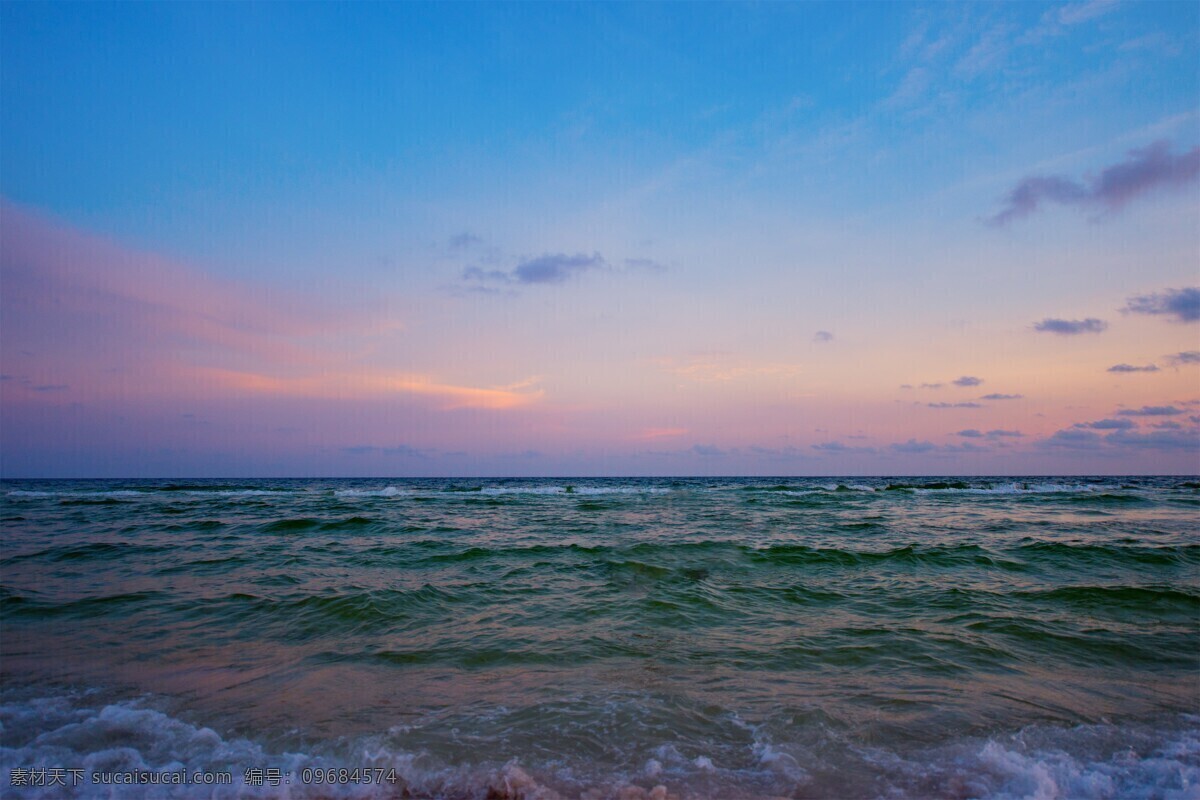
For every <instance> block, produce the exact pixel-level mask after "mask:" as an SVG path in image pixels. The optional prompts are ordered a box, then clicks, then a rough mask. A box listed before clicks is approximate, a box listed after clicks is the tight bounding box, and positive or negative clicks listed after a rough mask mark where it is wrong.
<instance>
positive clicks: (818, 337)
mask: <svg viewBox="0 0 1200 800" xmlns="http://www.w3.org/2000/svg"><path fill="white" fill-rule="evenodd" d="M812 338H813V341H814V342H816V343H817V344H824V343H825V342H832V341H833V334H832V333H830V332H829V331H817V332H816V333H814V334H813V337H812Z"/></svg>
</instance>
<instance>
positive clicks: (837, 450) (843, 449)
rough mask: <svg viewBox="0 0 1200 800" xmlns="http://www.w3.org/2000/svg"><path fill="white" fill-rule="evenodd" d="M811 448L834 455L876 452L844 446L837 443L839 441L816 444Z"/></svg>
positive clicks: (871, 448) (870, 449) (864, 448)
mask: <svg viewBox="0 0 1200 800" xmlns="http://www.w3.org/2000/svg"><path fill="white" fill-rule="evenodd" d="M811 447H812V449H813V450H817V451H820V452H822V453H834V454H846V453H874V452H876V450H875V448H874V447H854V446H852V445H848V444H842V443H841V442H837V441H834V442H823V443H821V444H814V445H811Z"/></svg>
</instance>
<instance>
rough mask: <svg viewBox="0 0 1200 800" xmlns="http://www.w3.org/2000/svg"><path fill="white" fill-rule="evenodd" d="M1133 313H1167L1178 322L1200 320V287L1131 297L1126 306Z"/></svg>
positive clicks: (1126, 309) (1125, 309) (1127, 310)
mask: <svg viewBox="0 0 1200 800" xmlns="http://www.w3.org/2000/svg"><path fill="white" fill-rule="evenodd" d="M1121 310H1122V311H1126V312H1129V313H1133V314H1155V315H1161V314H1166V315H1168V316H1173V317H1175V319H1176V321H1177V322H1195V321H1196V320H1200V288H1197V287H1195V286H1189V287H1188V288H1186V289H1167V290H1166V291H1165V292H1161V293H1159V292H1156V293H1154V294H1143V295H1138V296H1137V297H1131V298H1129V300H1128V302H1127V304H1126V306H1125V308H1123V309H1121Z"/></svg>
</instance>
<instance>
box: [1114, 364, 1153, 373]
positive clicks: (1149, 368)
mask: <svg viewBox="0 0 1200 800" xmlns="http://www.w3.org/2000/svg"><path fill="white" fill-rule="evenodd" d="M1105 371H1106V372H1158V367H1156V366H1154V365H1153V364H1147V365H1146V366H1144V367H1135V366H1133V365H1132V364H1114V365H1112V366H1111V367H1109V368H1108V369H1107V370H1105Z"/></svg>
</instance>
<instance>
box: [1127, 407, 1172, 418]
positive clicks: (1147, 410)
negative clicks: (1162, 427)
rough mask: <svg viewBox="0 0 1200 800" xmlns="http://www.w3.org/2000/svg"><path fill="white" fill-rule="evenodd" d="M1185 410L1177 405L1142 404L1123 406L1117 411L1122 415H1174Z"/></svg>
mask: <svg viewBox="0 0 1200 800" xmlns="http://www.w3.org/2000/svg"><path fill="white" fill-rule="evenodd" d="M1182 413H1183V411H1181V410H1180V409H1178V408H1176V407H1175V406H1142V407H1141V408H1123V409H1121V410H1120V411H1118V412H1117V414H1119V415H1120V416H1122V417H1173V416H1175V415H1176V414H1182Z"/></svg>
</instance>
